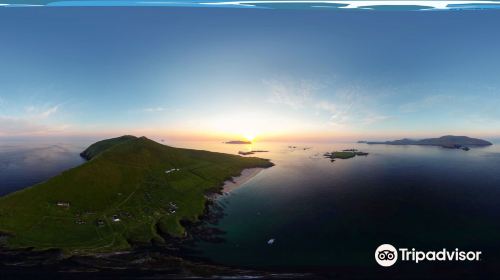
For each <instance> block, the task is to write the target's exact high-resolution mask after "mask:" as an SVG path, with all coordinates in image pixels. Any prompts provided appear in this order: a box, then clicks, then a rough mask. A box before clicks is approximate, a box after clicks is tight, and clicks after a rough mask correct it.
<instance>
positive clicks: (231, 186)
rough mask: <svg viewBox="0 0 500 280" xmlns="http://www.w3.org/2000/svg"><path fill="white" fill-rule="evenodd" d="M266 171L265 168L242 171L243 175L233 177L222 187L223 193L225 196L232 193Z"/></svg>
mask: <svg viewBox="0 0 500 280" xmlns="http://www.w3.org/2000/svg"><path fill="white" fill-rule="evenodd" d="M264 169H265V168H263V167H253V168H246V169H243V171H241V174H240V175H239V176H237V177H233V178H231V179H230V180H226V181H225V182H224V185H223V186H222V193H223V194H226V193H230V192H231V191H233V190H235V189H236V188H238V187H240V186H241V185H243V184H244V183H246V182H248V181H249V180H250V179H252V178H253V177H255V176H256V175H257V174H259V173H260V172H261V171H262V170H264Z"/></svg>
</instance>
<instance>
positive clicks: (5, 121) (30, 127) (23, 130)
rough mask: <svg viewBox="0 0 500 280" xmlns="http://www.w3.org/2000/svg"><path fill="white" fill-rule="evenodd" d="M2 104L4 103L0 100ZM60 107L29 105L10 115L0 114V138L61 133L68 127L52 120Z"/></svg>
mask: <svg viewBox="0 0 500 280" xmlns="http://www.w3.org/2000/svg"><path fill="white" fill-rule="evenodd" d="M2 102H5V101H4V100H2ZM60 107H61V105H47V104H45V105H40V106H35V105H30V106H26V107H24V109H20V110H18V111H17V113H16V111H15V110H14V111H11V114H5V113H4V114H1V113H0V136H11V135H26V134H45V133H53V132H61V131H63V130H66V129H67V128H68V127H69V126H68V125H66V124H57V123H55V122H54V121H53V120H52V116H54V115H55V114H56V113H57V112H58V111H59V108H60Z"/></svg>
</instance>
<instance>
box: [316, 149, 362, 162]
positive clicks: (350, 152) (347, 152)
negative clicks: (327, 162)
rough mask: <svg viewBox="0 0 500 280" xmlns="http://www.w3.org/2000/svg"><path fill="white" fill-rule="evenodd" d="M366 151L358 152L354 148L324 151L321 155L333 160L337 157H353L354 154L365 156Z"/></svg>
mask: <svg viewBox="0 0 500 280" xmlns="http://www.w3.org/2000/svg"><path fill="white" fill-rule="evenodd" d="M367 155H368V153H365V152H360V151H358V150H355V149H351V150H344V151H335V152H331V153H325V154H324V155H323V156H324V157H326V158H329V159H332V160H335V159H337V158H339V159H348V158H353V157H355V156H367Z"/></svg>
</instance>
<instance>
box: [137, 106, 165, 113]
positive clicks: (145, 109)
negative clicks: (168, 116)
mask: <svg viewBox="0 0 500 280" xmlns="http://www.w3.org/2000/svg"><path fill="white" fill-rule="evenodd" d="M166 110H167V108H164V107H154V108H144V109H143V110H142V111H144V112H148V113H154V112H163V111H166Z"/></svg>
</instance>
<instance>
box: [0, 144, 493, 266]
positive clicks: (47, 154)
mask: <svg viewBox="0 0 500 280" xmlns="http://www.w3.org/2000/svg"><path fill="white" fill-rule="evenodd" d="M88 144H89V143H86V142H81V143H77V144H75V143H74V142H72V144H69V143H62V142H61V143H56V144H54V143H53V144H46V143H29V144H26V143H17V144H16V143H2V144H1V145H0V182H1V184H0V194H2V195H3V194H6V193H9V192H12V191H14V190H17V189H21V188H23V187H26V186H29V185H32V184H34V183H37V182H40V181H43V180H46V179H47V178H50V177H51V176H54V175H56V174H58V173H59V172H61V171H62V170H65V169H67V168H70V167H73V166H76V165H78V164H81V163H82V162H83V160H82V159H81V158H80V157H79V155H78V153H79V152H81V151H82V150H83V149H84V148H85V147H86V146H87V145H88ZM168 144H170V145H172V146H178V147H190V148H198V149H207V150H212V151H220V152H228V153H237V152H238V151H239V150H250V149H254V150H256V149H259V150H269V152H268V153H261V154H257V156H260V157H265V158H270V159H271V160H272V161H273V162H274V163H275V164H276V165H275V166H274V167H272V168H269V169H266V170H264V171H262V172H260V173H259V174H258V175H257V176H255V177H254V178H253V179H251V180H250V181H248V182H247V183H245V184H244V185H242V186H241V187H240V188H238V189H236V190H234V191H233V192H231V193H230V194H229V195H225V196H222V197H220V198H219V200H218V203H220V204H221V205H222V206H223V207H224V208H225V210H224V211H225V217H223V218H222V219H221V220H220V221H219V224H218V225H217V227H218V228H220V229H222V230H224V231H225V232H226V234H225V235H224V236H223V237H224V239H225V242H222V243H204V242H198V243H197V244H196V246H195V249H197V250H199V253H198V254H197V256H198V257H203V258H207V259H209V260H211V261H213V262H216V263H221V264H225V265H230V266H238V267H252V268H264V269H270V268H273V269H276V268H279V269H284V270H287V269H301V268H304V269H310V268H314V269H328V268H334V267H350V268H352V267H354V268H358V267H359V268H374V267H376V266H377V265H376V263H375V261H374V258H373V255H374V250H375V248H376V247H377V246H378V245H380V244H382V243H390V244H393V245H395V246H396V247H408V248H417V249H435V250H440V249H442V248H448V249H451V250H453V249H454V248H459V249H466V250H481V251H483V261H481V262H479V263H472V264H466V265H465V266H464V267H463V269H465V270H467V269H471V270H475V269H482V268H483V267H484V265H487V266H490V265H495V264H498V263H500V241H499V238H498V237H499V236H500V145H494V146H491V147H486V148H473V149H471V150H470V151H468V152H466V151H462V150H450V149H444V148H439V147H420V146H388V145H367V144H353V143H341V144H340V143H333V144H298V143H262V144H256V145H254V146H253V147H249V146H245V145H228V144H222V143H206V142H205V143H195V142H189V143H168ZM290 145H295V146H296V148H290V147H289V146H290ZM347 148H357V149H360V150H362V151H365V152H369V153H370V154H369V155H368V156H366V157H365V156H359V157H355V158H351V159H346V160H341V159H338V160H336V161H335V162H330V160H328V159H325V158H323V157H322V156H321V155H322V154H323V153H324V152H327V151H333V150H341V149H347ZM269 239H275V242H274V244H272V245H268V244H267V241H268V240H269ZM408 265H413V266H415V264H408ZM425 265H428V264H418V265H417V266H419V268H420V267H423V266H425ZM432 265H433V267H432V269H434V268H435V267H436V266H437V267H438V268H441V269H444V268H446V267H447V264H432Z"/></svg>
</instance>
